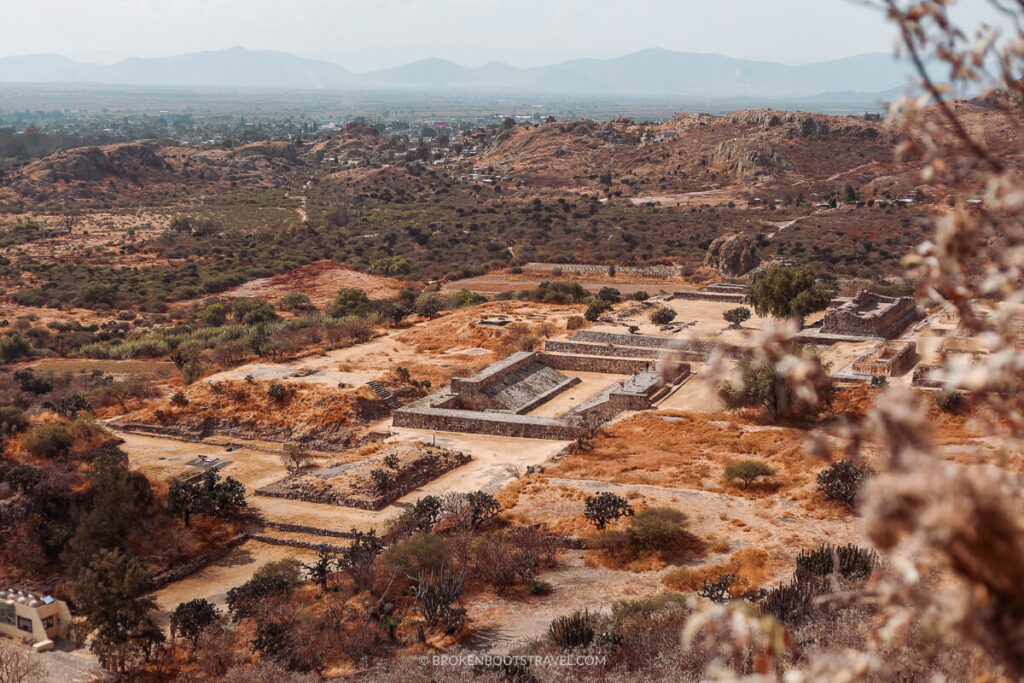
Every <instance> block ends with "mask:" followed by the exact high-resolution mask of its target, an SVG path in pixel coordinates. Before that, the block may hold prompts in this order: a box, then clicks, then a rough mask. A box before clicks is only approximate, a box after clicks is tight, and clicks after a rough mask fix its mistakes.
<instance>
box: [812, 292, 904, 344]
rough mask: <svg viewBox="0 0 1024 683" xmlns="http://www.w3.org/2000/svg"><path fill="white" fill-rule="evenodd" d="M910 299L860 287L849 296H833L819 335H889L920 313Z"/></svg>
mask: <svg viewBox="0 0 1024 683" xmlns="http://www.w3.org/2000/svg"><path fill="white" fill-rule="evenodd" d="M920 314H921V313H920V311H919V310H918V308H917V304H915V303H914V299H913V298H911V297H909V296H903V297H893V296H884V295H882V294H875V293H874V292H869V291H867V290H862V291H861V292H860V294H858V295H857V296H855V297H853V298H852V299H850V298H842V297H840V298H837V299H833V306H832V307H831V308H829V309H828V310H827V311H826V312H825V318H824V320H823V321H822V324H821V334H822V335H842V336H850V337H884V338H886V339H892V338H893V337H896V336H897V335H899V334H900V333H901V332H902V331H903V330H904V329H905V328H906V327H907V325H909V324H910V323H911V322H913V321H914V320H916V319H917V318H918V317H919V316H920Z"/></svg>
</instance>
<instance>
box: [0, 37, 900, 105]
mask: <svg viewBox="0 0 1024 683" xmlns="http://www.w3.org/2000/svg"><path fill="white" fill-rule="evenodd" d="M0 82H7V83H83V82H88V83H102V84H111V85H146V86H192V87H197V86H198V87H238V88H275V89H276V88H296V89H310V88H318V89H370V90H374V89H408V90H452V89H456V90H480V91H484V90H488V91H501V90H514V91H519V92H545V93H550V92H559V93H566V94H574V95H584V94H603V95H610V94H623V95H658V96H678V97H762V98H763V97H768V98H780V97H789V98H793V97H814V96H818V95H821V94H823V93H869V94H870V93H879V94H881V93H886V94H888V92H890V91H893V90H894V89H898V88H901V87H904V86H906V85H908V84H909V83H910V72H909V70H908V67H907V65H906V64H905V63H903V62H900V61H898V60H897V59H896V58H894V57H893V56H892V55H888V54H877V53H873V54H863V55H858V56H855V57H849V58H846V59H838V60H832V61H827V62H817V63H814V64H806V65H802V66H788V65H785V64H778V63H775V62H759V61H751V60H745V59H733V58H731V57H723V56H721V55H714V54H695V53H689V52H671V51H669V50H661V49H650V50H642V51H640V52H635V53H632V54H628V55H625V56H622V57H615V58H612V59H573V60H569V61H565V62H560V63H558V64H551V65H549V66H541V67H534V68H529V69H520V68H516V67H514V66H510V65H508V64H504V63H501V62H491V63H489V64H485V65H483V66H479V67H466V66H461V65H459V64H456V63H454V62H450V61H447V60H443V59H424V60H420V61H416V62H411V63H409V64H405V65H402V66H398V67H395V68H391V69H383V70H380V71H372V72H369V73H361V74H360V73H353V72H351V71H349V70H347V69H344V68H342V67H341V66H338V65H336V64H332V63H330V62H324V61H318V60H311V59H303V58H301V57H296V56H295V55H291V54H287V53H284V52H270V51H251V50H246V49H245V48H241V47H233V48H230V49H227V50H219V51H211V52H195V53H189V54H184V55H179V56H176V57H166V58H156V59H141V58H130V59H125V60H123V61H121V62H118V63H117V64H112V65H105V64H87V63H82V62H76V61H74V60H71V59H67V58H66V57H60V56H58V55H52V54H40V55H25V56H19V57H0Z"/></svg>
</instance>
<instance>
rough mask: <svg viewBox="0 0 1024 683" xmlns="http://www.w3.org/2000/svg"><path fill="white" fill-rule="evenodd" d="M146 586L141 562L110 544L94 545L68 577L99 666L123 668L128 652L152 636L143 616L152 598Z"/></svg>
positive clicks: (146, 576) (133, 652) (152, 606)
mask: <svg viewBox="0 0 1024 683" xmlns="http://www.w3.org/2000/svg"><path fill="white" fill-rule="evenodd" d="M148 589H149V573H148V572H147V571H146V570H145V568H144V567H143V566H142V564H141V563H140V562H139V561H138V559H136V558H135V557H132V556H130V555H126V554H125V553H123V552H121V551H120V550H116V549H115V550H101V551H99V552H98V553H97V554H96V556H95V557H94V558H93V560H92V561H91V562H90V563H89V564H88V566H86V567H85V568H84V569H83V570H82V571H81V572H79V574H78V576H76V577H75V578H74V579H73V580H72V581H71V582H69V583H68V590H69V592H70V593H71V597H72V598H73V600H74V602H75V607H76V608H77V610H78V611H79V613H80V614H82V616H83V617H84V624H85V627H86V631H87V632H88V633H91V634H93V639H92V645H91V649H92V651H93V653H95V654H96V655H97V656H98V657H99V659H100V662H101V663H102V664H103V665H104V666H105V667H107V668H109V669H113V670H115V671H118V672H121V673H124V672H125V671H126V667H127V665H128V664H129V663H130V661H131V660H132V658H133V656H135V655H137V654H139V653H141V652H142V651H143V650H144V649H145V648H146V646H147V642H151V641H153V640H154V639H158V638H157V636H155V635H154V634H153V629H154V625H153V621H152V619H151V618H150V616H149V614H150V612H151V611H152V610H153V609H155V608H156V599H155V598H154V597H152V596H147V595H146V591H147V590H148ZM157 634H159V631H157Z"/></svg>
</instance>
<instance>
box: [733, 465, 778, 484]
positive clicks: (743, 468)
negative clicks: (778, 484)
mask: <svg viewBox="0 0 1024 683" xmlns="http://www.w3.org/2000/svg"><path fill="white" fill-rule="evenodd" d="M776 473H777V470H776V469H775V468H774V467H772V466H771V465H769V464H767V463H763V462H761V461H760V460H740V461H739V462H734V463H730V464H729V465H726V467H725V480H726V481H734V480H736V479H739V480H741V481H742V482H743V488H744V489H746V488H747V487H748V486H749V485H750V483H751V482H752V481H754V480H755V479H757V478H758V477H774V476H775V475H776Z"/></svg>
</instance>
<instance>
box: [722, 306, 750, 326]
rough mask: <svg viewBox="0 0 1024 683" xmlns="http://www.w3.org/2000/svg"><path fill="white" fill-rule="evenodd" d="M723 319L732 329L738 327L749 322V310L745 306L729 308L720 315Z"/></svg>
mask: <svg viewBox="0 0 1024 683" xmlns="http://www.w3.org/2000/svg"><path fill="white" fill-rule="evenodd" d="M722 317H723V318H725V322H727V323H729V324H730V325H732V326H733V327H739V326H740V325H742V324H743V323H745V322H746V321H748V320H750V309H749V308H747V307H745V306H737V307H736V308H730V309H729V310H728V311H726V312H725V313H723V314H722Z"/></svg>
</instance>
